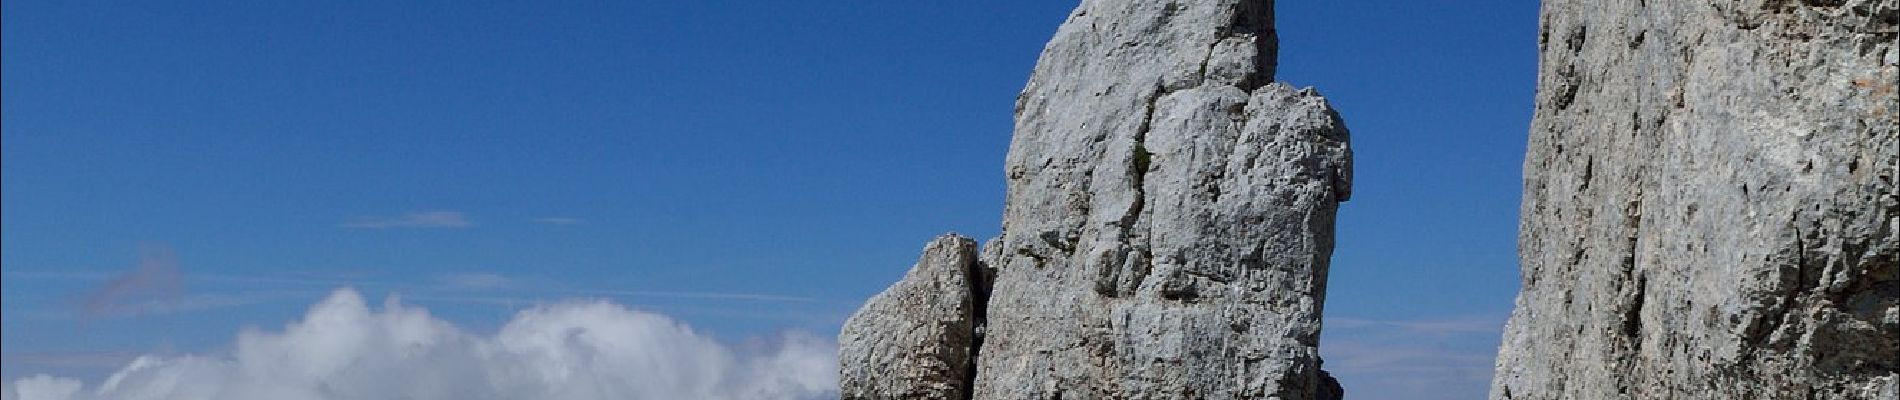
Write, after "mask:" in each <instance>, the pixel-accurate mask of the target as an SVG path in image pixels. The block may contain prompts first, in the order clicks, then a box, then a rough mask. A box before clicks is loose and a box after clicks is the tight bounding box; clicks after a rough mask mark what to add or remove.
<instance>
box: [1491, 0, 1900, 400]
mask: <svg viewBox="0 0 1900 400" xmlns="http://www.w3.org/2000/svg"><path fill="white" fill-rule="evenodd" d="M1896 31H1900V3H1896V2H1895V1H1893V0H1833V1H1802V2H1796V1H1791V0H1747V1H1713V0H1648V1H1596V0H1547V1H1545V2H1544V9H1543V34H1542V38H1541V40H1540V44H1541V46H1542V66H1541V71H1540V72H1541V74H1540V75H1541V76H1540V81H1539V83H1538V98H1537V110H1536V116H1535V119H1534V122H1533V124H1532V125H1533V126H1532V132H1531V143H1530V150H1529V153H1528V155H1527V157H1526V159H1525V162H1524V173H1525V183H1524V184H1525V187H1524V192H1525V193H1524V202H1523V210H1522V213H1523V217H1524V221H1523V225H1522V229H1521V233H1520V236H1519V240H1518V242H1519V248H1520V251H1521V256H1520V257H1521V263H1522V265H1523V277H1524V278H1523V291H1522V292H1521V293H1520V294H1519V297H1518V300H1517V310H1516V312H1515V313H1514V314H1513V316H1512V318H1511V322H1510V324H1509V326H1508V328H1507V329H1506V333H1505V336H1504V344H1503V348H1502V349H1501V351H1500V354H1499V356H1498V369H1497V376H1496V381H1495V382H1494V386H1493V388H1492V392H1491V397H1492V398H1494V399H1810V398H1815V399H1885V400H1892V399H1896V398H1900V397H1897V396H1896V391H1897V389H1896V385H1897V383H1896V381H1900V372H1896V371H1900V369H1897V368H1900V354H1897V352H1896V348H1897V347H1900V342H1897V340H1900V339H1897V338H1900V304H1897V303H1900V283H1896V276H1897V275H1900V236H1896V235H1895V233H1896V231H1897V230H1900V199H1896V197H1895V196H1896V191H1895V176H1896V175H1900V174H1897V171H1896V168H1897V166H1896V164H1900V120H1896V116H1900V97H1896V89H1895V85H1896V83H1897V82H1900V72H1897V71H1896V68H1900V67H1896V64H1900V62H1896V60H1900V49H1896V45H1895V42H1896V40H1897V39H1896V33H1895V32H1896Z"/></svg>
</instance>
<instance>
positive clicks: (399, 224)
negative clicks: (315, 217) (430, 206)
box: [338, 211, 475, 229]
mask: <svg viewBox="0 0 1900 400" xmlns="http://www.w3.org/2000/svg"><path fill="white" fill-rule="evenodd" d="M474 225H475V224H474V223H470V222H469V221H468V216H466V215H462V212H460V211H417V212H412V213H408V214H403V215H398V216H393V217H387V216H367V217H356V218H351V219H350V220H349V221H344V222H343V223H342V224H340V225H338V226H341V227H344V228H354V229H392V228H467V227H470V226H474Z"/></svg>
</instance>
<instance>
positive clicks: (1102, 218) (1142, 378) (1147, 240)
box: [841, 0, 1352, 400]
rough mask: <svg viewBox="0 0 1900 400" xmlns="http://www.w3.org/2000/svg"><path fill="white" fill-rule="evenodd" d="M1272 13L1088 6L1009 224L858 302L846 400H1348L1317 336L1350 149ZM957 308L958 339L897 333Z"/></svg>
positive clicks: (1025, 141) (1157, 4) (1063, 36)
mask: <svg viewBox="0 0 1900 400" xmlns="http://www.w3.org/2000/svg"><path fill="white" fill-rule="evenodd" d="M1272 11H1273V10H1272V4H1271V2H1269V1H1260V0H1254V1H1242V0H1196V1H1151V0H1085V1H1084V2H1083V3H1082V5H1081V6H1079V7H1077V8H1076V10H1075V11H1074V12H1073V13H1072V14H1071V15H1070V16H1069V18H1068V20H1067V21H1066V22H1064V23H1063V24H1062V26H1061V28H1059V29H1058V30H1057V32H1056V35H1055V38H1054V39H1052V40H1051V41H1050V42H1049V44H1048V46H1047V47H1046V48H1045V49H1044V50H1043V53H1042V57H1041V59H1040V60H1039V61H1038V63H1037V66H1036V70H1035V72H1034V74H1033V76H1032V77H1031V78H1030V81H1029V84H1028V86H1027V88H1025V89H1024V90H1023V93H1022V95H1021V96H1020V97H1019V98H1018V99H1017V106H1016V109H1017V113H1016V114H1017V115H1016V131H1015V136H1014V139H1013V141H1012V143H1011V145H1010V151H1009V156H1008V161H1007V165H1006V170H1005V171H1006V173H1007V175H1008V184H1009V195H1008V199H1007V202H1006V209H1005V212H1004V216H1003V235H1002V236H1001V237H998V238H995V239H992V240H991V241H989V242H988V243H986V244H985V245H984V248H983V252H982V255H981V258H980V260H979V262H978V263H977V264H976V265H975V267H974V269H973V270H971V271H974V272H973V273H968V274H963V275H962V276H965V277H975V279H976V281H975V282H966V283H964V284H962V285H963V286H958V285H931V284H924V283H922V282H920V281H919V280H922V279H936V278H925V277H943V276H949V275H955V273H953V272H949V271H953V270H955V269H956V268H940V269H938V271H939V272H938V273H924V272H923V271H924V270H925V269H926V267H927V266H931V265H935V264H932V263H928V262H920V263H919V266H918V267H917V269H914V270H913V272H912V273H911V275H910V276H907V277H906V278H905V281H903V282H899V283H898V284H897V286H894V287H893V288H892V289H891V290H890V291H887V292H886V293H885V294H881V295H879V296H878V297H877V298H874V299H873V300H872V301H871V302H870V303H869V304H867V305H866V306H865V308H864V309H863V310H862V311H860V312H859V314H858V315H857V316H854V317H853V319H852V322H851V323H850V324H847V326H846V328H845V332H844V334H843V336H842V339H841V342H843V345H844V349H843V351H844V352H845V354H844V355H843V356H842V357H841V359H842V360H843V363H844V364H845V365H844V371H845V375H846V378H845V382H844V392H845V394H846V397H851V398H955V396H957V395H959V394H960V393H967V396H970V397H971V398H977V399H1071V400H1073V399H1097V398H1210V399H1237V398H1260V399H1265V398H1275V399H1284V400H1295V399H1313V398H1317V397H1318V396H1320V395H1321V394H1325V395H1329V396H1334V397H1336V396H1337V395H1338V390H1337V389H1338V385H1337V384H1336V383H1334V382H1330V381H1329V380H1328V379H1323V378H1322V376H1323V373H1321V372H1320V370H1319V356H1318V349H1317V346H1318V345H1319V331H1320V311H1321V306H1322V303H1323V300H1324V298H1325V282H1326V272H1327V266H1328V261H1329V259H1330V257H1331V254H1332V249H1333V217H1334V212H1335V210H1336V209H1337V207H1338V203H1339V202H1342V201H1345V200H1346V198H1347V197H1348V196H1349V195H1350V193H1351V191H1350V188H1351V176H1352V175H1351V173H1352V167H1351V151H1350V150H1349V148H1348V146H1347V132H1346V128H1345V126H1344V124H1343V123H1342V122H1341V121H1340V119H1339V116H1338V115H1337V114H1336V113H1335V112H1334V111H1333V110H1332V108H1331V107H1330V106H1329V105H1327V103H1326V101H1325V100H1324V99H1323V98H1321V97H1320V96H1319V95H1318V94H1317V93H1315V92H1313V91H1312V90H1310V89H1295V88H1293V87H1290V86H1286V85H1284V84H1279V83H1273V82H1272V81H1273V67H1274V57H1275V50H1276V39H1275V36H1274V30H1273V12H1272ZM942 240H943V239H940V240H939V242H938V243H941V242H942ZM937 246H938V245H936V244H933V245H932V250H930V251H927V252H926V259H931V258H933V256H930V254H933V252H936V251H937V250H936V248H937ZM992 276H993V277H992ZM966 279H968V278H966ZM937 281H943V280H941V279H938V280H937ZM965 287H968V288H974V290H975V291H974V292H971V293H970V294H969V295H968V298H967V300H970V301H974V302H975V304H977V307H978V308H977V310H981V311H973V312H970V313H961V312H948V311H944V312H943V313H947V315H939V314H936V313H937V312H932V313H931V314H929V315H924V314H917V315H910V314H906V313H904V312H896V313H893V312H890V311H889V310H898V309H904V308H905V307H901V306H896V304H911V305H925V304H938V305H948V304H962V302H963V301H965V299H964V298H953V297H956V296H962V295H960V294H957V293H963V292H962V291H963V290H965V289H964V288H965ZM918 288H935V289H936V290H938V291H937V292H929V291H928V290H920V289H918ZM926 292H928V293H926ZM902 293H909V294H908V295H906V294H902ZM907 296H917V297H916V298H910V297H907ZM948 309H950V308H945V310H948ZM964 317H969V318H973V323H972V324H969V325H970V329H971V330H972V331H973V333H974V334H973V335H970V336H969V338H968V339H967V340H966V339H963V338H962V337H960V336H957V335H944V336H942V338H941V340H935V341H928V340H926V341H920V340H917V339H916V338H914V337H910V336H907V335H914V333H911V332H914V331H906V332H899V331H898V330H907V329H908V330H915V329H923V330H926V331H928V330H931V329H939V328H943V329H960V328H959V327H961V326H964V324H962V323H961V322H958V321H955V319H957V318H964ZM933 318H949V320H941V319H937V320H933ZM865 321H896V322H892V323H870V322H865ZM920 342H927V343H920ZM966 343H967V345H968V346H970V348H971V350H970V351H969V353H970V354H974V355H975V357H974V375H972V376H967V377H966V378H967V379H968V380H967V381H965V382H963V384H964V385H965V386H962V387H950V388H946V389H945V390H937V389H934V388H935V387H937V386H938V383H939V382H951V383H954V382H955V379H952V378H951V377H950V376H948V375H946V376H944V377H931V378H929V379H912V378H910V376H911V375H907V374H910V372H905V371H907V370H908V369H910V368H912V367H911V366H912V365H920V364H919V363H913V362H912V361H916V360H920V359H922V358H928V359H930V360H925V361H927V362H923V363H922V364H929V365H933V366H932V367H928V368H927V369H935V370H943V371H946V373H948V374H955V372H952V370H954V368H953V367H945V368H939V367H935V366H934V365H937V364H940V362H939V361H937V360H952V361H951V362H947V363H943V364H954V358H955V357H937V356H935V354H954V353H955V352H939V351H938V350H935V349H938V348H942V347H944V346H949V347H955V346H959V345H965V344H966ZM880 354H882V355H880ZM867 355H868V356H867ZM888 355H902V356H898V357H895V358H893V357H892V356H888ZM885 360H896V361H885ZM867 363H869V364H867ZM854 376H891V377H899V379H901V380H902V381H903V382H906V383H902V384H899V385H897V386H896V387H893V386H888V385H884V386H880V385H877V384H872V383H869V382H867V381H864V380H862V379H859V378H853V377H854ZM921 386H929V388H920V387H921ZM965 390H967V392H964V391H965ZM914 393H928V394H926V395H917V396H912V395H910V394H914Z"/></svg>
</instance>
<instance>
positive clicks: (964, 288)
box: [838, 234, 978, 399]
mask: <svg viewBox="0 0 1900 400" xmlns="http://www.w3.org/2000/svg"><path fill="white" fill-rule="evenodd" d="M976 257H977V253H976V241H973V240H970V239H968V238H964V237H962V236H957V235H955V234H950V235H944V236H942V237H938V238H937V239H936V240H933V241H931V242H930V245H929V246H927V247H925V248H924V255H923V257H922V258H919V259H918V260H917V265H916V266H914V267H911V269H910V273H909V274H906V275H905V276H904V279H903V280H902V281H898V282H897V284H896V285H893V286H891V287H890V288H888V289H885V290H884V292H883V293H878V295H877V296H876V297H872V298H871V300H870V301H869V302H867V303H865V305H864V307H863V308H861V309H859V310H858V312H857V313H856V314H853V315H852V316H851V319H850V320H848V321H846V322H845V324H844V331H843V332H842V333H841V334H840V335H839V338H838V345H839V348H840V349H839V355H840V357H839V358H840V359H839V362H840V364H842V365H843V367H844V368H843V370H842V371H840V372H842V373H841V374H840V379H841V381H840V382H839V389H840V390H841V392H842V394H843V397H844V398H845V399H967V398H969V393H970V390H969V385H970V382H969V379H970V374H971V373H972V372H973V370H972V369H971V368H972V364H971V361H972V359H971V356H972V354H971V352H972V351H974V350H975V348H976V346H975V344H976V323H977V313H978V310H977V298H976V296H975V294H976V291H977V287H976V286H975V285H974V283H975V282H977V281H978V279H976V277H975V276H972V275H971V274H973V273H976V272H977V271H978V270H977V260H976Z"/></svg>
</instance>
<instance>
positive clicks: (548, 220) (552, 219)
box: [530, 217, 587, 225]
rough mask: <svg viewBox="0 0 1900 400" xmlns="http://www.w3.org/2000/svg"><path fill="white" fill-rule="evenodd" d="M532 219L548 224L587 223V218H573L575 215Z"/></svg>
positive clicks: (535, 221) (538, 222)
mask: <svg viewBox="0 0 1900 400" xmlns="http://www.w3.org/2000/svg"><path fill="white" fill-rule="evenodd" d="M530 221H534V223H537V224H547V225H580V224H584V223H587V220H583V219H580V218H573V217H541V218H535V219H532V220H530Z"/></svg>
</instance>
